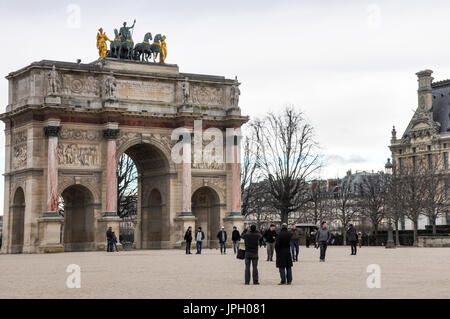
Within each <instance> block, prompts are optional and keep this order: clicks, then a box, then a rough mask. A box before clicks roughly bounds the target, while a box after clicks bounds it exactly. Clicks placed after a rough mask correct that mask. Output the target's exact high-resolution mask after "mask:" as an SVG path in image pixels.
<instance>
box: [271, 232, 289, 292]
mask: <svg viewBox="0 0 450 319" xmlns="http://www.w3.org/2000/svg"><path fill="white" fill-rule="evenodd" d="M292 236H293V233H292V232H288V229H287V225H286V224H283V225H281V230H280V233H279V234H278V236H277V239H276V242H275V250H276V253H277V262H276V265H277V268H278V270H279V271H280V277H281V282H280V283H279V285H286V284H288V285H290V284H291V282H292V256H291V252H290V250H289V249H290V248H292Z"/></svg>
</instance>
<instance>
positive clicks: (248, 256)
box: [242, 225, 261, 285]
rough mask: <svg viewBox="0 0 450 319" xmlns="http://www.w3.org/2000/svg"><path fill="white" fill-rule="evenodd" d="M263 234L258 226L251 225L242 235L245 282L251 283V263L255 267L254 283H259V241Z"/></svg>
mask: <svg viewBox="0 0 450 319" xmlns="http://www.w3.org/2000/svg"><path fill="white" fill-rule="evenodd" d="M260 238H261V234H260V233H259V232H258V231H257V230H256V226H255V225H252V226H250V231H248V232H246V233H245V234H243V235H242V239H244V243H245V284H246V285H248V284H250V263H251V264H252V268H253V284H254V285H259V277H258V249H259V247H258V243H259V239H260Z"/></svg>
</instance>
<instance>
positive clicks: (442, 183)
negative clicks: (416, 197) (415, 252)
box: [421, 160, 450, 235]
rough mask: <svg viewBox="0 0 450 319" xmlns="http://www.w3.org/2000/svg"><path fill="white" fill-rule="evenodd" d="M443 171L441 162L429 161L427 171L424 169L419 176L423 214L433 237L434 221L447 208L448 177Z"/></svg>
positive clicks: (434, 230)
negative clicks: (427, 220)
mask: <svg viewBox="0 0 450 319" xmlns="http://www.w3.org/2000/svg"><path fill="white" fill-rule="evenodd" d="M441 164H442V165H441ZM443 169H444V165H443V163H441V161H439V160H435V161H430V162H429V166H428V169H424V172H423V174H421V175H422V178H421V182H422V183H423V187H422V189H423V193H422V198H423V212H424V215H426V216H427V217H428V219H429V220H430V223H431V225H432V228H433V235H436V220H437V219H438V218H439V217H441V216H442V215H443V214H445V212H446V211H447V209H448V208H449V203H448V186H449V179H450V177H449V176H450V175H449V174H448V173H446V172H445V170H443Z"/></svg>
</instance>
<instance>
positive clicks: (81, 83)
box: [62, 74, 100, 96]
mask: <svg viewBox="0 0 450 319" xmlns="http://www.w3.org/2000/svg"><path fill="white" fill-rule="evenodd" d="M99 88H100V86H99V81H98V80H97V79H96V78H95V77H93V76H87V77H86V76H74V75H72V74H65V75H63V86H62V93H63V94H65V95H72V94H75V95H88V96H99V93H100V89H99Z"/></svg>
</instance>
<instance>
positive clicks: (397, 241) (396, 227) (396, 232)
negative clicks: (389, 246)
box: [395, 220, 400, 246]
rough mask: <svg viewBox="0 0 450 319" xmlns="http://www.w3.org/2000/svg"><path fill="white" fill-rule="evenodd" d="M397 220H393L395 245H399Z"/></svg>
mask: <svg viewBox="0 0 450 319" xmlns="http://www.w3.org/2000/svg"><path fill="white" fill-rule="evenodd" d="M398 222H399V221H398V220H397V221H395V245H396V246H400V234H399V230H398Z"/></svg>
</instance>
